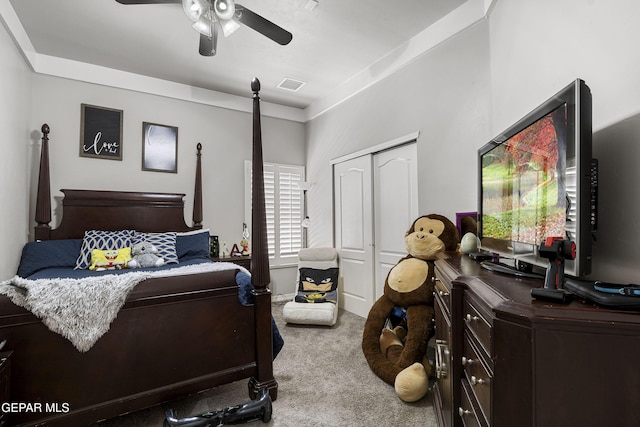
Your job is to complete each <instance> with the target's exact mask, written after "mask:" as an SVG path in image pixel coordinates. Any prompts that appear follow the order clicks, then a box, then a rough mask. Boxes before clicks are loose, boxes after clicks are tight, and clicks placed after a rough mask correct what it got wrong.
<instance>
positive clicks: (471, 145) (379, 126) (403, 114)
mask: <svg viewBox="0 0 640 427" xmlns="http://www.w3.org/2000/svg"><path fill="white" fill-rule="evenodd" d="M488 36H489V32H488V25H487V22H486V21H481V22H479V23H478V24H476V25H475V26H473V27H471V28H469V29H467V30H466V31H464V32H462V33H460V34H458V35H457V36H455V37H453V38H452V39H450V40H448V41H446V42H444V43H442V44H440V45H438V46H436V47H435V48H433V49H431V50H430V51H428V52H427V53H425V54H423V55H422V56H421V57H419V58H417V59H416V60H414V61H413V62H412V63H411V64H410V65H409V66H407V67H405V68H404V69H402V70H400V71H398V72H397V73H395V74H393V75H391V76H390V77H388V78H387V79H385V80H383V81H381V82H379V83H377V84H375V85H373V86H371V87H370V88H368V89H367V90H365V91H363V92H361V93H360V94H358V95H356V96H354V97H352V98H350V99H349V100H347V101H345V102H343V103H342V104H341V105H339V106H338V107H336V108H334V109H333V110H330V111H329V112H327V113H325V114H323V115H320V116H318V117H317V118H315V119H314V120H312V121H311V122H309V123H308V130H307V144H308V148H307V180H309V181H310V182H312V183H315V185H314V186H313V187H312V188H311V190H309V192H308V197H309V212H310V216H311V220H312V227H311V228H310V233H309V238H310V245H311V246H321V245H332V244H333V236H332V230H333V220H332V177H331V174H332V171H331V166H330V164H329V161H330V160H331V159H335V158H338V157H340V156H343V155H346V154H350V153H353V152H357V151H359V150H362V149H365V148H366V147H371V146H375V145H377V144H380V143H383V142H386V141H390V140H393V139H395V138H398V137H401V136H403V135H407V134H410V133H412V132H415V131H420V137H419V138H418V179H419V186H418V191H419V208H420V213H421V214H428V213H440V214H443V215H446V216H447V217H449V218H451V219H452V220H455V213H456V212H461V211H474V210H475V208H476V196H475V194H476V188H475V185H476V150H477V148H478V147H479V146H480V145H482V144H483V143H484V142H485V141H487V140H488V139H489V138H490V135H489V126H490V122H491V120H490V116H489V114H490V100H491V92H490V81H489V50H488V46H489V44H488ZM410 225H411V224H406V226H407V228H408V227H409V226H410Z"/></svg>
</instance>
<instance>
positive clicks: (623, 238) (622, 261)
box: [490, 0, 640, 283]
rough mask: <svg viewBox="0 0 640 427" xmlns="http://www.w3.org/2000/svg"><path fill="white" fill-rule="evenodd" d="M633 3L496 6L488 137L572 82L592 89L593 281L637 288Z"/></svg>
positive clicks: (637, 92)
mask: <svg viewBox="0 0 640 427" xmlns="http://www.w3.org/2000/svg"><path fill="white" fill-rule="evenodd" d="M638 16H640V3H639V2H637V1H635V0H618V1H615V2H612V1H607V0H589V1H585V0H564V1H561V2H558V1H553V0H545V1H535V0H527V1H518V2H513V1H504V0H499V1H498V2H497V3H496V5H495V7H494V9H493V11H492V13H491V16H490V34H491V82H492V84H491V87H492V98H493V108H492V112H493V114H492V117H493V121H492V134H498V133H500V132H501V131H502V130H504V129H505V128H507V127H508V126H509V125H510V124H512V123H513V122H515V121H516V120H517V119H519V118H520V117H521V116H523V115H524V114H526V113H527V112H529V111H530V110H532V109H533V108H535V107H536V106H538V105H539V104H540V103H542V102H543V101H545V100H546V99H547V98H548V97H550V96H551V95H553V94H554V93H556V92H557V91H558V90H560V89H562V88H563V87H564V86H565V85H567V84H568V83H570V82H571V81H572V80H574V79H575V78H577V77H580V78H582V79H583V80H585V81H586V83H587V84H588V85H589V87H590V88H591V93H592V98H593V130H594V137H593V143H594V146H593V154H594V157H596V158H598V159H599V162H600V187H599V194H600V204H599V218H600V219H599V230H598V233H597V242H596V245H595V246H594V254H593V272H592V274H591V277H592V278H594V279H599V280H609V281H620V282H632V283H637V282H638V280H640V268H639V267H638V260H639V259H640V227H639V224H640V223H639V220H638V218H640V192H638V191H637V190H636V188H637V186H638V185H639V184H640V172H639V168H638V166H637V162H638V159H640V119H639V118H640V79H639V78H638V76H639V72H640V54H638V52H637V48H636V44H637V42H636V41H637V40H640V26H639V25H638V22H637V20H638Z"/></svg>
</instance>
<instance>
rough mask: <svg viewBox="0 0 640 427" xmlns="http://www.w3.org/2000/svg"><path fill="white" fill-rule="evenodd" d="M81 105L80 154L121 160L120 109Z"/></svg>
mask: <svg viewBox="0 0 640 427" xmlns="http://www.w3.org/2000/svg"><path fill="white" fill-rule="evenodd" d="M81 107H82V113H81V118H80V156H82V157H95V158H99V159H111V160H122V110H115V109H113V108H105V107H96V106H95V105H88V104H82V105H81Z"/></svg>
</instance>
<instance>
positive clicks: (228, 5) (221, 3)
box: [213, 0, 236, 20]
mask: <svg viewBox="0 0 640 427" xmlns="http://www.w3.org/2000/svg"><path fill="white" fill-rule="evenodd" d="M213 10H214V11H215V12H216V15H218V18H220V19H221V20H225V19H231V18H233V15H235V13H236V5H235V3H234V1H233V0H214V1H213Z"/></svg>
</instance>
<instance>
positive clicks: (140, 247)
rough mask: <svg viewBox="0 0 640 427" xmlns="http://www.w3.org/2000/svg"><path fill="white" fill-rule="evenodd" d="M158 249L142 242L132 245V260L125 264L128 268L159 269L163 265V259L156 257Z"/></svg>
mask: <svg viewBox="0 0 640 427" xmlns="http://www.w3.org/2000/svg"><path fill="white" fill-rule="evenodd" d="M157 253H158V249H156V247H155V246H154V245H153V244H151V243H149V242H145V241H142V242H140V243H136V244H135V245H133V248H132V249H131V255H132V259H131V261H129V263H128V264H127V267H129V268H146V267H160V266H163V265H164V258H161V257H159V256H158V255H156V254H157Z"/></svg>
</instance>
